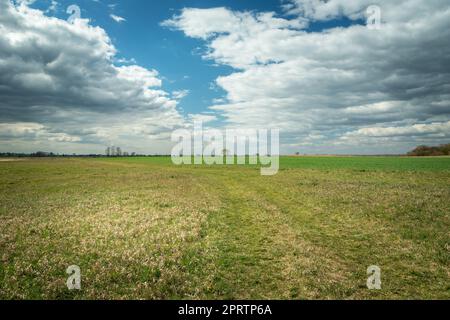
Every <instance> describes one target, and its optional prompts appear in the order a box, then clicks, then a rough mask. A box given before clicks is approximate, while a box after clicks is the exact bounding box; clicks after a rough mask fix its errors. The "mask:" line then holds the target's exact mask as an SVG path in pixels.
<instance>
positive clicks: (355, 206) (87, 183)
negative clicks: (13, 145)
mask: <svg viewBox="0 0 450 320" xmlns="http://www.w3.org/2000/svg"><path fill="white" fill-rule="evenodd" d="M449 168H450V159H449V158H436V159H416V158H378V157H367V158H366V157H359V158H326V157H323V158H295V157H292V158H283V159H282V161H281V170H280V172H279V174H278V175H276V176H273V177H263V176H261V175H260V172H259V170H258V168H256V167H247V166H212V167H208V166H180V167H177V166H173V165H172V164H171V161H170V158H167V157H166V158H123V159H119V158H118V159H106V158H105V159H95V160H92V159H76V160H72V159H41V160H39V159H38V160H28V161H20V162H2V163H0V174H1V178H0V179H1V185H0V189H1V192H0V259H1V261H0V298H3V299H25V298H26V299H42V298H50V299H73V298H75V299H173V298H183V299H191V298H193V299H200V298H219V299H224V298H232V299H240V298H244V299H247V298H253V299H267V298H274V299H320V298H322V299H323V298H324V299H330V298H338V299H357V298H362V299H365V298H368V299H380V298H387V299H395V298H422V299H431V298H440V299H448V298H450V285H449V277H450V269H449V265H450V251H449V249H450V245H449V243H450V235H449V232H448V230H450V188H449V185H450V171H449ZM70 265H79V266H80V267H81V271H82V290H81V291H79V292H76V291H75V292H74V291H69V290H67V287H66V284H65V283H66V279H67V276H68V275H66V273H65V271H66V268H67V267H68V266H70ZM370 265H379V266H380V267H381V269H382V281H383V289H382V290H381V291H369V290H368V289H367V287H366V279H367V275H366V270H367V267H368V266H370Z"/></svg>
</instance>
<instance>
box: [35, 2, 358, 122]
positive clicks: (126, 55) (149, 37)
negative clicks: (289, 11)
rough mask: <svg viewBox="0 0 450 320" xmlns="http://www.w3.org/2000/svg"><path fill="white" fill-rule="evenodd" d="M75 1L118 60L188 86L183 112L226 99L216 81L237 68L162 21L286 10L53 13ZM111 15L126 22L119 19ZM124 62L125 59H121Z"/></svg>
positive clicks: (162, 5) (148, 8) (88, 8)
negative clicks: (208, 56)
mask: <svg viewBox="0 0 450 320" xmlns="http://www.w3.org/2000/svg"><path fill="white" fill-rule="evenodd" d="M72 4H76V5H78V6H79V7H80V9H81V17H82V18H86V19H89V20H90V21H91V24H92V25H95V26H100V27H102V28H103V29H105V30H106V31H107V33H108V35H109V36H110V38H111V39H112V41H113V43H114V45H115V46H116V48H117V49H118V51H119V53H118V58H123V59H126V60H131V59H134V60H135V61H136V63H137V64H139V65H141V66H144V67H146V68H148V69H156V70H158V72H159V73H160V76H161V77H162V79H163V89H164V90H167V91H169V92H173V91H179V90H189V94H188V95H187V96H186V97H185V98H183V99H182V101H181V103H180V104H179V106H178V109H179V110H180V112H181V113H183V114H185V115H187V114H194V113H200V112H209V110H208V107H209V106H211V105H213V104H214V99H222V98H223V97H224V96H225V95H226V92H224V91H223V90H222V89H221V88H220V87H217V86H215V85H214V82H215V80H216V79H217V77H219V76H223V75H229V74H231V73H232V72H233V69H232V68H231V67H229V66H226V65H220V64H217V63H215V62H214V61H205V60H204V59H202V53H203V52H204V51H205V43H204V42H203V41H201V40H198V39H192V38H189V37H186V36H185V35H184V34H183V33H182V32H180V31H173V30H171V29H170V28H166V27H163V26H161V25H160V23H161V22H163V21H165V20H167V19H170V18H171V17H172V16H173V15H174V14H179V13H180V12H181V10H182V9H183V8H214V7H227V8H229V9H230V10H235V11H254V12H266V11H273V12H276V13H277V14H278V15H279V16H288V15H286V13H285V12H283V10H282V7H281V4H282V2H281V0H263V1H261V0H208V1H205V0H164V1H157V0H150V1H145V0H126V1H107V0H98V1H95V0H78V1H74V0H60V1H58V5H57V7H56V8H57V10H56V11H54V12H53V11H52V12H47V14H48V15H52V16H56V17H59V18H61V19H67V17H68V16H69V15H68V14H67V13H66V9H67V8H68V7H69V6H70V5H72ZM50 5H51V0H43V1H37V2H35V3H34V4H33V7H36V8H40V9H42V10H44V11H46V10H47V9H48V8H49V6H50ZM111 14H114V15H117V16H120V17H123V18H124V19H126V21H123V22H121V23H117V22H116V21H114V20H113V19H112V18H111V16H110V15H111ZM357 23H362V21H360V20H357V21H351V20H349V19H346V18H339V19H335V20H331V21H318V22H315V23H312V24H311V25H310V26H309V28H308V29H307V31H309V32H316V31H321V30H324V29H328V28H333V27H336V26H348V25H351V24H357ZM118 64H120V63H118Z"/></svg>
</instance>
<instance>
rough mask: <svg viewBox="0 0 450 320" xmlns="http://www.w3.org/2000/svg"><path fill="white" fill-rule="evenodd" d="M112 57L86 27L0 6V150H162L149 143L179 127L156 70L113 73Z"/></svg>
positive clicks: (96, 32)
mask: <svg viewBox="0 0 450 320" xmlns="http://www.w3.org/2000/svg"><path fill="white" fill-rule="evenodd" d="M116 52H117V50H116V48H115V47H114V46H113V44H112V43H111V40H110V38H109V37H108V35H107V34H106V32H105V31H104V30H103V29H102V28H100V27H94V26H91V25H89V23H88V21H86V20H81V19H78V20H76V21H75V22H74V24H70V23H68V22H67V21H64V20H61V19H57V18H54V17H47V16H45V15H44V13H43V12H42V11H40V10H34V9H31V8H29V7H27V6H26V5H24V4H19V5H13V4H12V3H11V2H10V1H8V0H0V110H1V112H0V124H1V127H0V130H1V135H0V139H1V141H2V144H0V145H1V146H2V148H1V149H2V150H3V148H8V150H6V151H10V150H11V149H10V148H11V147H12V148H13V149H14V148H16V147H17V148H20V150H21V151H35V150H34V148H35V146H36V143H37V142H39V143H40V145H41V146H42V147H48V148H60V147H61V148H65V149H66V150H73V152H102V150H103V149H104V147H103V146H104V145H106V144H109V143H114V144H116V145H122V146H123V147H124V148H126V147H128V148H131V149H133V151H138V152H148V151H149V150H148V148H154V150H155V152H157V151H159V152H162V151H163V150H164V151H167V150H170V149H169V148H168V143H164V142H162V141H159V140H158V141H156V142H155V139H159V138H160V137H161V136H163V135H164V133H165V132H168V131H170V130H172V129H173V128H176V127H178V126H180V125H183V122H184V119H183V117H182V116H181V115H180V114H179V113H178V111H177V110H176V107H177V101H176V100H174V99H171V98H170V96H169V94H168V93H166V92H164V91H163V90H162V89H161V84H162V82H161V79H160V78H159V74H158V72H157V71H156V70H151V69H146V68H143V67H141V66H138V65H127V66H116V65H115V64H114V61H117V58H116ZM30 136H33V139H30ZM7 137H9V138H10V139H13V140H8V139H7ZM63 142H64V143H65V144H60V145H59V144H58V143H63ZM67 143H69V144H67ZM70 143H72V144H70Z"/></svg>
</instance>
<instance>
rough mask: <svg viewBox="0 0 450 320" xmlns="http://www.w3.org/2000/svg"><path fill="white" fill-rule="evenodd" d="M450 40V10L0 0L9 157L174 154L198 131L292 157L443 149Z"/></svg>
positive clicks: (265, 1)
mask: <svg viewBox="0 0 450 320" xmlns="http://www.w3.org/2000/svg"><path fill="white" fill-rule="evenodd" d="M373 5H375V6H376V7H375V9H376V10H379V17H380V20H379V25H376V26H377V27H376V28H374V27H373V23H374V21H375V20H373V19H372V18H373V17H375V18H376V17H377V16H376V13H378V12H377V11H375V15H373V14H374V11H370V10H369V11H368V8H369V7H370V6H373ZM71 6H72V7H71ZM74 6H75V7H74ZM69 8H70V9H72V10H68V9H69ZM73 8H75V9H73ZM77 8H79V9H80V11H79V14H78V12H77ZM372 8H373V7H372ZM449 39H450V3H449V2H448V1H445V0H398V1H390V0H378V1H377V0H370V1H369V0H354V1H345V0H329V1H323V0H228V1H226V0H186V1H183V0H165V1H156V0H151V1H144V0H126V1H119V0H116V1H107V0H70V1H65V0H56V1H55V0H35V1H33V0H16V1H12V0H0V152H26V153H28V152H36V151H48V152H55V153H68V154H72V153H80V154H87V153H95V154H99V153H103V152H104V150H105V149H106V147H107V146H111V145H115V146H120V147H121V148H122V149H123V150H125V151H128V152H137V153H142V154H170V150H171V148H172V146H173V145H174V143H173V142H171V134H172V132H174V131H175V130H177V129H179V128H191V127H192V125H193V122H194V121H199V120H201V121H203V123H204V126H205V128H206V130H208V129H211V128H216V129H225V128H242V129H279V130H280V137H281V152H282V153H284V154H293V153H296V152H300V153H302V154H399V153H405V152H407V151H409V150H411V149H413V148H414V147H415V146H418V145H422V144H426V145H438V144H443V143H449V142H450V41H449Z"/></svg>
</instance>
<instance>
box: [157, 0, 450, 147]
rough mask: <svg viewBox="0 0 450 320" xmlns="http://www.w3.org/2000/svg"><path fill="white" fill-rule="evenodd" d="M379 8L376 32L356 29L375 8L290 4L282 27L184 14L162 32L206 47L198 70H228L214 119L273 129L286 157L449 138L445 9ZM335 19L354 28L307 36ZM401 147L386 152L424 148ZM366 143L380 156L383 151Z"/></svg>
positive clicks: (222, 15) (253, 15)
mask: <svg viewBox="0 0 450 320" xmlns="http://www.w3.org/2000/svg"><path fill="white" fill-rule="evenodd" d="M377 3H378V5H379V6H380V8H381V12H382V28H381V29H380V30H369V29H368V28H367V27H366V26H364V25H361V24H360V23H359V20H360V19H364V17H365V12H366V8H367V6H368V5H370V4H372V3H371V2H369V1H363V0H357V1H344V0H342V1H341V0H330V1H319V0H302V1H300V0H298V1H289V2H285V6H284V10H285V12H287V13H289V14H290V16H289V17H288V18H287V17H279V16H277V15H276V14H274V13H261V12H237V11H232V10H230V9H226V8H215V9H191V8H187V9H184V10H182V11H181V13H180V14H178V15H175V16H174V17H173V18H172V19H170V20H167V21H165V22H163V26H166V27H169V28H171V29H175V30H180V31H182V32H183V33H184V34H185V35H186V36H188V37H192V38H198V39H201V40H203V41H204V42H205V44H206V48H207V50H206V54H204V56H203V58H204V59H205V60H212V61H214V63H218V64H222V65H228V66H231V67H233V68H234V69H235V71H234V72H233V73H232V74H230V75H224V76H220V77H218V78H217V80H216V84H217V86H219V87H220V88H221V89H223V90H224V91H225V92H226V93H227V101H226V102H225V103H223V102H221V103H220V104H217V105H213V106H211V109H212V110H214V111H216V112H218V113H219V114H220V115H221V116H223V117H224V118H225V119H226V121H227V125H228V126H241V127H271V128H280V129H281V133H282V141H283V144H284V147H285V148H284V152H293V151H295V149H294V147H293V146H295V148H303V150H306V151H309V150H311V151H313V152H316V151H318V152H325V153H333V152H339V151H340V150H343V147H342V144H343V143H345V141H343V140H342V139H341V138H342V137H346V136H348V134H349V133H351V132H358V130H360V129H361V130H364V128H367V127H375V128H378V127H382V128H385V127H404V126H405V127H406V126H409V127H411V126H412V127H414V125H419V126H421V125H425V126H427V125H431V124H433V125H436V126H437V125H439V123H440V124H442V125H443V130H448V127H447V126H446V125H444V124H446V123H447V121H448V120H449V118H450V94H449V92H450V42H449V41H448V39H449V38H450V6H449V5H448V3H445V2H444V1H438V0H431V1H426V0H412V1H387V0H386V1H384V0H379V1H377ZM340 17H347V18H350V19H353V20H355V23H354V24H352V25H351V26H349V27H345V28H344V27H336V28H331V29H326V30H323V31H314V29H309V27H308V26H309V25H311V24H312V23H313V22H317V21H327V20H332V19H336V18H340ZM356 22H358V23H356ZM375 138H376V137H375ZM384 138H385V137H383V139H381V137H380V141H383V142H385V140H384ZM445 138H446V137H444V136H435V138H434V140H430V143H440V142H442V141H443V139H445ZM400 140H401V141H400ZM400 140H395V139H392V140H391V142H392V144H393V145H392V146H391V147H392V149H391V150H394V151H393V152H403V151H407V150H408V148H410V147H411V146H414V145H415V144H416V143H417V142H419V141H421V140H420V139H418V138H417V137H416V136H415V135H414V134H413V132H411V134H410V135H403V137H402V139H400ZM311 141H314V145H315V148H314V149H313V148H309V146H310V145H311ZM360 142H361V141H360ZM347 143H348V146H347V148H346V149H345V150H347V151H346V152H348V150H350V151H351V152H359V151H358V150H359V145H356V144H352V143H351V142H350V141H347ZM370 143H371V144H372V145H373V150H374V151H375V152H377V151H378V152H382V153H384V152H385V150H384V146H385V144H384V145H379V146H376V145H374V144H373V141H372V140H371V141H370ZM300 151H301V150H300Z"/></svg>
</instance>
